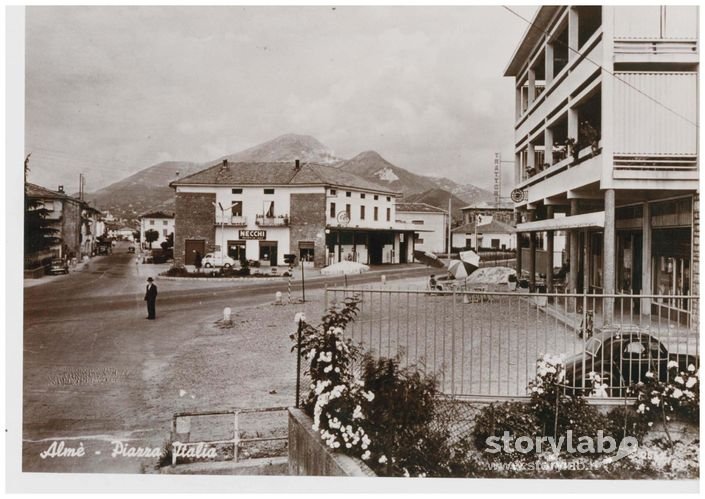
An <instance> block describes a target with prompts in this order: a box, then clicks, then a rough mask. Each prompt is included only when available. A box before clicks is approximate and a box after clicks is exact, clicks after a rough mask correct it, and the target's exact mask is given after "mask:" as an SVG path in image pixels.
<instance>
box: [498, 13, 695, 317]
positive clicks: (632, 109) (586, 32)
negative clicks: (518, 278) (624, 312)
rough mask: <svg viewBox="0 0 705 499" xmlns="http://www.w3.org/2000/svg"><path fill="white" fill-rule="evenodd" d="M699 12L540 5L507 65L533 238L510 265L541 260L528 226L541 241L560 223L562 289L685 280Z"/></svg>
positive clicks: (686, 287) (678, 286)
mask: <svg viewBox="0 0 705 499" xmlns="http://www.w3.org/2000/svg"><path fill="white" fill-rule="evenodd" d="M698 19H699V13H698V7H696V6H686V7H683V6H670V5H669V6H544V7H540V8H539V9H538V11H537V13H536V15H535V16H534V18H533V21H532V26H531V27H530V28H529V29H527V31H526V33H525V34H524V36H523V38H522V40H521V42H520V44H519V46H518V48H517V49H516V51H515V53H514V55H513V56H512V59H511V61H510V63H509V65H508V67H507V69H506V71H505V76H508V77H512V78H514V79H515V83H516V89H515V97H516V98H515V103H516V121H515V125H514V131H515V155H516V156H515V165H516V166H515V177H516V188H515V190H514V191H513V193H512V198H513V201H515V203H516V204H515V208H516V211H517V217H518V220H517V222H518V224H517V231H518V232H521V233H524V234H527V235H528V245H529V252H528V256H529V258H528V261H525V260H526V259H525V258H522V252H519V253H518V259H517V267H518V268H519V269H524V270H528V271H529V275H530V280H531V281H534V279H535V275H536V273H538V272H545V270H544V269H538V268H537V267H536V262H535V257H534V255H535V250H536V246H537V244H536V241H537V234H540V233H544V234H545V235H546V238H547V239H546V245H547V246H548V248H547V249H548V250H549V252H550V251H552V250H553V234H554V233H555V232H556V231H560V230H564V231H567V233H568V234H569V240H568V243H567V246H568V249H567V253H568V261H569V278H568V289H570V290H572V291H578V292H582V291H585V292H597V293H605V294H613V293H616V292H617V293H618V292H622V291H624V292H634V293H640V292H642V293H644V294H650V293H653V294H690V293H691V292H692V290H693V288H694V286H693V283H694V281H695V278H696V276H697V272H698V268H697V267H698V260H697V258H696V255H695V254H694V252H693V248H694V247H696V246H697V238H698V236H699V234H698V230H697V224H695V223H694V213H695V211H696V210H695V207H696V205H697V202H698V178H699V176H698V167H699V158H698V123H699V116H698V72H699V66H698V57H699V42H698ZM557 213H563V214H565V216H563V217H561V218H558V217H556V214H557ZM674 303H677V305H675V306H676V307H687V301H675V302H674ZM651 305H652V304H651V302H650V301H649V300H648V299H642V300H641V301H640V303H637V304H636V305H635V306H636V307H637V308H640V309H641V310H642V313H644V314H647V313H650V311H651V308H652V306H651ZM604 314H605V320H606V321H607V322H609V321H610V320H611V318H612V316H613V300H612V299H606V300H605V310H604Z"/></svg>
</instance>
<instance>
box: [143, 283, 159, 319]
mask: <svg viewBox="0 0 705 499" xmlns="http://www.w3.org/2000/svg"><path fill="white" fill-rule="evenodd" d="M144 301H146V302H147V319H149V320H151V321H153V320H154V319H156V318H157V313H156V312H157V311H156V307H157V286H156V285H155V284H154V279H152V278H151V277H148V278H147V291H146V293H145V294H144Z"/></svg>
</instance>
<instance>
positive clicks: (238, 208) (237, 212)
mask: <svg viewBox="0 0 705 499" xmlns="http://www.w3.org/2000/svg"><path fill="white" fill-rule="evenodd" d="M232 212H233V216H234V217H241V216H242V201H235V203H234V204H233V207H232Z"/></svg>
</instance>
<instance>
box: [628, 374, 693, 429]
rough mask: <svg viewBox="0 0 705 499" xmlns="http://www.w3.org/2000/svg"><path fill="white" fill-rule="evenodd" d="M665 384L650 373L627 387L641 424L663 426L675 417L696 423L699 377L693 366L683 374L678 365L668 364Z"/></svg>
mask: <svg viewBox="0 0 705 499" xmlns="http://www.w3.org/2000/svg"><path fill="white" fill-rule="evenodd" d="M667 369H668V378H667V381H660V380H659V379H658V378H657V377H656V376H655V375H654V373H653V372H647V373H646V374H645V375H644V381H640V382H639V383H637V384H635V385H634V386H633V387H632V388H631V390H630V391H631V393H632V394H633V395H634V396H635V397H636V402H635V407H636V412H637V413H638V414H640V415H641V416H642V417H643V419H644V420H645V421H647V422H648V423H651V424H653V422H654V421H657V420H658V421H662V422H663V423H666V422H667V421H670V420H671V419H672V418H674V417H677V418H680V419H683V420H685V421H691V422H694V423H697V422H698V421H699V416H700V378H699V371H697V370H696V369H695V366H694V365H692V364H691V365H689V366H688V368H687V370H686V371H680V372H679V370H678V363H677V362H675V361H670V362H669V363H668V366H667Z"/></svg>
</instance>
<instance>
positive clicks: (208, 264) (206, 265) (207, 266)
mask: <svg viewBox="0 0 705 499" xmlns="http://www.w3.org/2000/svg"><path fill="white" fill-rule="evenodd" d="M204 267H205V268H207V269H209V268H211V267H212V265H211V264H210V263H206V264H205V265H204Z"/></svg>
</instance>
